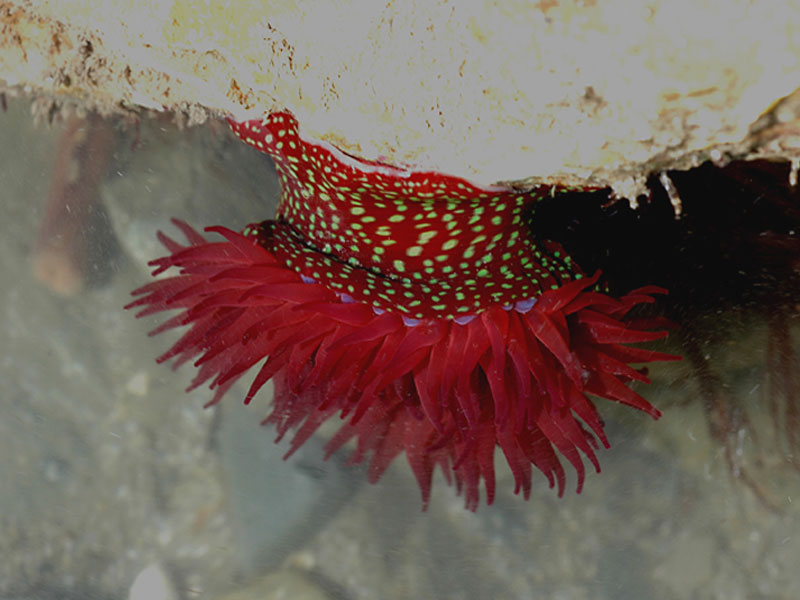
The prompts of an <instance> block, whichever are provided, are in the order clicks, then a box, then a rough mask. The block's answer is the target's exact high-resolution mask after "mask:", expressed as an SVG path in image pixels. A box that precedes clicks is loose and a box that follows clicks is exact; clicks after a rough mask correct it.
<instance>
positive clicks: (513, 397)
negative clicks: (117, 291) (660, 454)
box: [128, 112, 674, 510]
mask: <svg viewBox="0 0 800 600" xmlns="http://www.w3.org/2000/svg"><path fill="white" fill-rule="evenodd" d="M230 124H231V127H232V128H233V131H234V132H235V133H236V134H237V135H238V136H239V137H240V138H241V139H243V140H244V141H245V142H247V143H248V144H250V145H252V146H254V147H256V148H257V149H259V150H261V151H263V152H266V153H268V154H269V155H270V156H271V157H272V158H273V160H274V162H275V166H276V168H277V172H278V176H279V179H280V182H281V187H282V197H281V201H280V204H279V207H278V214H277V217H276V219H275V220H270V221H264V222H261V223H257V224H253V225H250V226H248V227H247V228H245V229H244V230H243V231H242V232H240V233H239V232H236V231H232V230H230V229H226V228H224V227H210V228H208V229H206V231H208V232H213V233H216V234H218V235H219V236H221V239H218V240H216V241H209V240H207V239H206V238H205V237H204V236H202V235H201V234H199V233H198V232H196V231H195V230H194V229H192V228H191V227H190V226H188V225H187V224H185V223H182V222H179V221H175V224H176V225H177V227H178V228H179V229H180V230H182V232H183V234H184V235H185V237H186V240H187V242H186V243H179V242H177V241H175V240H172V239H170V238H169V237H167V236H165V235H164V234H161V233H159V237H160V239H161V241H162V243H163V244H164V245H165V246H166V248H167V250H168V251H169V254H168V255H167V256H165V257H163V258H160V259H157V260H155V261H153V262H152V263H151V264H152V265H153V266H154V267H155V272H154V274H155V275H159V274H161V273H162V272H165V271H168V270H170V269H173V268H175V269H177V273H176V274H173V275H172V276H169V277H162V278H159V279H156V280H155V281H153V282H152V283H150V284H148V285H145V286H144V287H141V288H139V289H138V290H135V291H134V292H133V293H134V295H136V296H138V298H137V299H136V300H134V301H133V302H132V303H131V304H129V305H128V308H134V307H135V308H139V309H141V310H140V311H139V313H138V315H137V316H140V317H141V316H145V315H151V314H153V313H158V312H161V311H166V310H174V309H177V310H179V312H178V313H177V314H175V315H174V316H172V317H171V318H169V319H168V320H167V321H166V322H164V323H163V324H162V325H161V326H160V327H158V328H157V329H156V330H155V331H153V332H152V334H157V333H160V332H163V331H165V330H168V329H172V328H176V327H185V328H186V330H185V332H184V333H183V335H182V337H180V339H179V340H178V341H177V342H176V343H175V344H174V345H173V346H172V347H171V348H170V349H169V350H168V351H167V352H166V353H165V354H163V355H162V356H161V357H160V358H159V359H158V360H159V361H160V362H162V361H172V362H173V365H174V366H175V367H176V368H177V367H178V366H179V365H181V364H183V363H185V362H188V361H193V362H194V365H195V366H196V367H197V369H198V371H197V375H196V377H195V378H194V380H193V382H192V384H191V388H190V389H192V388H196V387H198V386H201V385H203V384H209V385H210V387H211V388H212V389H213V390H214V391H215V393H214V396H213V398H212V400H211V401H210V402H209V404H214V403H216V402H218V401H219V400H220V399H221V398H222V396H223V395H224V394H225V393H226V391H227V390H228V389H229V388H230V387H231V386H232V385H233V384H234V382H236V381H237V380H238V379H239V378H240V377H242V376H243V375H244V374H245V373H246V372H248V371H249V370H250V369H251V368H253V367H256V366H258V365H260V366H258V368H257V371H256V374H255V377H254V379H253V381H252V384H251V385H250V389H249V392H248V393H247V396H246V398H245V402H246V403H249V402H250V400H251V399H252V398H253V397H254V395H255V394H256V393H257V392H258V391H259V389H261V387H262V386H263V385H264V384H265V383H267V382H268V381H270V380H271V381H272V382H273V384H274V399H273V404H272V412H271V413H270V414H269V416H268V417H267V418H266V419H265V421H264V422H265V423H269V424H272V425H274V426H275V427H276V428H277V431H278V439H279V440H280V439H281V438H282V437H283V436H284V435H285V434H286V433H287V432H290V431H292V432H294V434H293V439H292V441H291V443H290V446H289V450H288V453H287V456H288V455H291V454H292V452H294V451H295V450H296V449H297V448H298V447H300V446H301V445H302V444H303V443H304V442H305V441H306V440H307V439H308V438H309V436H311V435H312V434H313V433H314V432H315V431H316V430H317V428H318V427H319V426H320V425H321V424H322V423H324V422H325V421H327V420H328V419H332V418H335V417H338V418H339V419H341V420H342V425H341V427H340V429H339V430H338V432H337V433H336V434H335V435H334V436H333V437H332V438H331V439H330V441H329V442H328V443H327V447H326V451H327V454H328V455H330V454H331V453H333V452H335V451H337V450H338V449H340V448H341V447H342V446H344V445H346V444H348V442H351V441H352V442H353V450H352V454H351V456H350V460H351V462H353V463H362V462H366V463H368V474H369V479H370V481H373V482H374V481H376V480H378V479H379V478H380V476H381V474H382V473H383V472H384V471H385V469H386V468H387V467H388V466H389V464H390V463H391V462H392V461H393V459H394V458H395V457H397V456H398V455H399V454H402V453H405V456H406V459H407V460H408V463H409V465H410V467H411V469H412V471H413V473H414V475H415V476H416V479H417V481H418V483H419V486H420V488H421V491H422V499H423V504H424V505H427V502H428V500H429V497H430V492H431V483H432V477H433V473H434V471H435V470H436V468H437V466H438V467H439V468H441V470H442V472H443V473H444V475H445V477H446V479H447V480H448V482H452V481H453V480H454V481H455V483H456V485H457V488H458V490H459V491H460V492H462V493H463V494H464V497H465V501H466V505H467V507H468V508H470V509H473V510H474V509H475V508H476V507H477V506H478V504H479V502H480V488H481V482H483V485H484V486H485V494H486V502H487V503H489V504H490V503H491V502H492V501H493V499H494V496H495V473H494V460H495V450H496V448H498V447H499V448H500V450H501V452H502V454H503V455H504V456H505V459H506V461H507V462H508V465H509V466H510V468H511V471H512V472H513V476H514V479H515V492H516V493H519V492H522V493H523V495H524V496H525V497H526V498H528V497H529V495H530V490H531V483H532V473H533V467H535V468H536V469H538V470H539V471H541V472H542V473H543V474H544V475H545V477H546V478H547V480H548V482H549V484H550V487H556V486H557V488H558V493H559V495H561V494H563V491H564V486H565V470H564V466H563V465H562V458H563V459H566V461H567V462H568V463H570V464H571V465H572V466H573V468H574V469H575V471H576V472H577V487H578V492H580V490H581V487H582V485H583V481H584V477H585V465H584V460H585V459H588V461H589V462H590V463H591V464H592V466H593V467H594V468H595V470H596V471H599V470H600V465H599V463H598V460H597V456H596V450H597V449H598V448H599V446H600V444H602V445H603V446H605V447H608V445H609V443H608V439H607V437H606V435H605V434H604V431H603V421H602V419H601V417H600V416H599V413H598V411H597V409H596V407H595V405H594V402H593V401H592V399H591V398H590V397H591V396H596V397H599V398H605V399H608V400H612V401H616V402H621V403H623V404H627V405H629V406H632V407H634V408H637V409H639V410H642V411H644V412H646V413H647V414H649V415H651V416H652V417H654V418H658V416H659V414H660V413H659V411H658V410H657V409H655V408H654V407H653V406H652V405H651V404H649V403H648V402H647V401H646V400H645V399H644V398H642V397H641V396H640V395H639V394H638V393H636V392H635V391H634V390H632V389H631V388H629V387H628V386H627V385H626V384H627V383H628V382H630V381H641V382H647V381H648V379H647V377H646V375H645V373H644V370H643V369H642V370H637V369H634V368H633V367H631V366H630V364H631V363H646V362H651V361H656V360H669V359H672V358H674V357H672V356H670V355H666V354H663V353H659V352H655V351H652V350H648V349H643V348H637V347H631V346H629V344H631V343H638V342H647V341H651V340H656V339H659V338H662V337H664V336H665V335H666V332H664V331H654V330H653V327H654V322H653V321H646V320H637V319H634V318H631V317H630V316H629V312H630V310H631V309H632V308H633V307H635V306H636V305H639V304H642V303H649V302H652V301H653V296H652V295H653V294H657V293H662V292H663V291H664V290H661V289H659V288H656V287H647V288H641V289H638V290H635V291H633V292H631V293H628V294H626V295H625V296H623V297H621V298H618V299H616V298H612V297H610V296H608V295H606V294H605V293H602V292H601V291H600V287H599V286H598V277H599V274H595V275H594V276H592V277H586V276H584V274H583V273H581V271H580V269H579V268H578V267H577V266H576V265H575V264H574V263H573V262H572V260H571V259H570V257H569V256H567V255H566V253H565V252H564V250H563V249H562V248H561V247H560V246H558V244H555V243H553V242H549V241H541V240H537V239H535V238H534V237H533V236H532V234H531V231H530V228H529V224H530V222H531V219H532V218H533V214H534V212H535V209H536V203H537V201H538V200H539V199H541V198H542V197H544V196H545V195H547V194H552V193H555V192H556V191H557V190H555V189H553V188H549V187H540V188H537V189H535V190H533V191H530V192H520V191H515V190H512V189H508V188H501V187H479V186H477V185H474V184H472V183H469V182H467V181H465V180H463V179H460V178H457V177H452V176H448V175H443V174H441V173H436V172H423V171H413V170H405V169H400V168H394V167H390V166H387V165H382V164H378V163H372V162H366V161H362V160H359V159H356V158H353V157H351V156H348V155H346V154H345V153H343V152H341V151H340V150H338V149H337V148H335V147H333V146H331V145H328V144H325V143H322V142H317V141H312V140H308V139H305V138H303V137H301V135H300V133H299V130H298V125H297V121H296V120H295V118H294V117H293V116H292V115H291V114H289V113H285V112H275V113H271V114H269V115H267V116H265V117H264V118H263V119H261V120H252V121H246V122H241V123H237V122H231V123H230Z"/></svg>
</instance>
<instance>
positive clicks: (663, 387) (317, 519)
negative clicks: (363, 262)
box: [0, 100, 800, 600]
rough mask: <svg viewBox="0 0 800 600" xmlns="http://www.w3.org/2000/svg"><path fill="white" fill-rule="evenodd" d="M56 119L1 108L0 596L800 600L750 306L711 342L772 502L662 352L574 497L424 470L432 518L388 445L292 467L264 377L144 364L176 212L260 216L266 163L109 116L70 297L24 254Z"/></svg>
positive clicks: (787, 487)
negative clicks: (246, 378)
mask: <svg viewBox="0 0 800 600" xmlns="http://www.w3.org/2000/svg"><path fill="white" fill-rule="evenodd" d="M115 127H118V125H115ZM60 133H61V129H60V127H59V126H54V127H52V128H51V127H47V126H46V125H41V126H38V127H35V126H34V120H33V118H32V117H31V114H30V103H29V102H27V101H23V100H12V101H9V109H8V111H7V112H5V113H0V139H2V140H3V143H2V145H0V203H2V207H3V215H4V218H3V219H2V220H0V230H1V231H2V233H1V234H0V248H1V249H2V251H0V272H2V280H0V314H2V315H3V319H2V321H0V349H2V350H1V351H0V456H2V457H3V460H2V461H0V556H2V557H3V560H2V561H0V597H2V598H12V597H13V598H29V599H30V598H42V599H49V598H97V599H105V598H126V597H128V594H129V592H130V590H131V588H132V586H134V581H135V580H136V578H137V576H140V575H141V577H140V579H139V583H138V584H137V585H138V586H140V587H136V588H135V590H134V592H133V596H132V597H136V598H137V599H139V598H154V599H157V598H169V597H172V598H180V599H183V598H229V599H231V598H275V599H277V598H294V599H311V598H331V599H333V598H336V599H350V600H361V599H364V600H366V599H374V598H381V599H387V600H391V599H401V598H431V599H439V598H441V599H473V598H474V599H483V598H496V599H527V598H550V599H559V600H562V599H563V600H567V599H603V598H607V599H625V598H631V599H640V598H654V599H671V598H709V599H710V598H725V599H738V598H742V599H745V598H795V597H799V596H800V570H798V569H797V560H798V559H797V557H798V556H800V519H798V518H797V517H798V507H797V504H798V503H797V502H794V499H795V498H800V495H798V493H799V492H800V472H798V471H797V470H793V469H791V468H787V467H786V465H785V460H784V459H785V456H782V455H781V453H780V452H774V451H773V452H772V453H771V454H770V453H766V454H765V453H763V452H762V453H761V454H758V453H756V452H755V448H757V446H756V445H755V440H754V439H753V433H752V432H753V431H755V432H757V433H758V434H759V436H760V438H759V440H760V441H762V442H763V441H765V440H766V441H769V438H771V437H774V430H773V429H772V426H771V422H770V418H769V415H768V403H767V402H765V399H764V394H763V390H764V375H763V363H764V360H765V358H764V357H765V356H766V354H765V353H766V344H767V341H766V340H767V336H766V326H765V323H764V322H763V321H760V320H759V319H758V318H755V319H752V320H751V321H748V322H747V323H744V324H742V323H739V324H737V327H738V329H737V333H736V335H735V336H729V337H728V338H726V341H725V343H724V345H723V346H721V347H718V346H714V347H709V348H706V349H705V351H706V352H707V354H708V355H709V360H710V361H711V364H713V368H714V369H715V372H716V374H717V375H718V376H719V386H720V389H722V390H724V393H725V394H729V395H731V396H736V397H737V398H739V399H740V402H741V403H743V404H745V405H747V407H748V411H749V412H748V414H749V415H750V421H751V424H752V427H751V429H750V430H748V431H744V430H743V431H744V433H743V434H742V435H741V436H740V439H739V440H738V441H737V444H736V445H735V446H734V453H736V452H741V456H740V458H741V461H742V462H743V463H744V464H745V466H746V467H747V469H748V470H747V472H748V474H752V475H753V477H754V478H755V479H756V480H757V481H758V482H759V485H760V486H763V488H764V490H765V491H764V493H765V495H766V498H767V502H764V501H763V500H759V499H758V498H757V497H756V495H755V494H754V493H753V492H752V491H751V489H750V488H749V487H748V486H747V485H744V484H743V483H742V482H741V481H740V480H737V479H735V478H734V477H733V476H732V475H731V474H730V472H729V468H728V463H727V461H726V457H725V454H724V452H723V450H722V447H721V446H720V445H719V444H718V443H716V442H715V441H714V440H712V439H711V438H710V435H709V427H708V424H707V419H706V416H705V414H704V410H703V403H702V402H701V401H700V400H699V398H700V391H699V390H700V388H699V385H698V381H697V378H696V377H695V376H694V375H695V373H694V372H693V370H692V368H691V366H690V365H688V364H686V363H684V364H682V365H677V366H672V367H670V368H669V369H662V370H655V371H654V375H655V376H656V379H657V381H656V383H655V384H654V385H652V386H651V387H650V388H649V389H648V390H647V391H646V395H647V397H648V399H649V400H650V401H651V402H653V403H654V404H656V405H658V406H659V407H661V408H662V409H663V410H664V412H665V416H664V417H663V418H662V419H661V420H660V421H659V422H651V421H650V420H649V419H648V418H647V417H646V416H644V415H641V414H637V413H635V412H633V411H631V410H629V409H626V408H624V407H617V406H610V405H608V403H603V404H602V405H601V412H602V414H603V415H604V416H605V418H606V419H607V424H608V433H609V437H610V439H611V442H612V449H611V451H608V452H603V453H601V456H600V459H601V463H602V465H603V473H602V474H601V475H595V476H590V477H589V479H588V481H587V484H586V489H585V491H584V492H583V493H582V494H581V495H580V496H577V495H575V494H574V493H571V492H568V493H567V495H566V497H565V498H563V499H558V498H557V497H555V495H554V494H553V493H552V491H550V490H548V489H547V487H546V482H545V481H544V479H543V478H539V479H537V480H536V484H537V485H536V486H535V487H534V491H533V494H532V498H531V499H530V501H528V502H525V501H523V500H522V499H521V498H518V497H516V496H514V495H513V494H512V493H511V488H512V480H511V477H510V474H509V473H507V472H506V471H505V470H504V468H503V466H502V465H501V463H502V462H503V461H500V460H498V472H499V481H498V490H499V491H498V498H497V500H496V503H495V505H494V506H492V507H488V508H487V507H481V509H480V510H479V511H478V512H477V513H476V514H473V513H470V512H467V511H465V510H463V508H462V499H461V498H459V497H457V496H456V495H455V493H454V491H453V490H452V489H451V488H448V487H446V485H445V484H444V481H443V480H442V478H441V477H439V478H438V480H437V481H436V484H435V486H434V488H435V489H434V494H433V500H432V502H431V506H430V508H429V510H428V511H427V512H425V513H423V512H421V511H420V500H419V493H418V489H417V486H416V483H415V481H414V480H413V477H412V475H411V473H410V470H409V469H408V467H407V465H405V464H404V462H403V461H401V460H398V461H396V463H395V464H394V465H393V467H392V468H391V469H390V470H389V472H388V473H387V475H386V476H385V477H384V479H382V480H381V482H380V483H379V484H378V485H374V486H371V485H368V484H366V483H365V477H364V473H362V472H361V471H360V470H358V469H351V468H348V467H346V466H344V465H343V464H342V462H341V461H339V460H337V459H333V460H331V461H329V462H327V463H323V462H322V461H321V459H320V456H321V451H320V445H321V444H320V443H319V442H316V441H315V442H312V443H310V444H308V445H307V446H306V447H305V448H303V450H302V452H300V453H299V454H298V455H297V456H295V457H294V458H293V459H291V460H290V461H289V462H283V461H282V460H281V455H282V454H283V451H284V449H285V448H283V447H277V446H274V445H273V444H272V439H273V432H272V431H271V430H265V429H264V428H261V427H260V426H259V421H260V420H261V418H263V417H264V416H265V415H266V414H267V405H268V403H269V398H268V394H265V393H262V394H261V395H260V396H259V397H258V398H257V400H256V402H254V403H253V405H251V406H248V407H244V406H241V403H240V400H239V399H240V398H241V397H243V395H244V392H243V390H242V389H241V388H236V389H234V390H233V392H232V393H230V394H229V395H228V397H227V398H226V399H225V401H224V402H223V403H222V406H221V407H218V408H215V409H208V410H203V409H202V405H203V404H204V403H205V402H206V401H207V400H208V399H209V398H210V396H211V394H210V393H209V392H208V391H207V390H196V391H193V392H191V393H189V394H185V393H184V392H183V389H184V388H185V387H186V386H187V384H188V382H189V380H190V378H191V375H192V373H191V369H190V368H188V367H187V368H185V369H181V370H179V371H178V372H177V373H173V372H172V371H170V369H169V368H167V367H165V366H163V365H161V366H160V365H156V364H155V363H154V357H155V356H156V355H157V354H158V353H159V352H160V351H163V350H164V349H166V348H167V347H168V345H169V341H170V339H168V338H167V336H162V337H161V338H148V337H147V335H146V334H147V331H149V330H150V329H152V327H153V326H154V324H155V323H156V322H157V321H156V320H155V319H152V320H148V321H145V320H138V321H137V320H136V319H135V318H134V316H133V315H132V314H130V313H129V312H125V311H124V310H123V309H122V307H123V306H124V305H125V304H126V303H127V302H128V301H129V293H130V290H132V289H133V288H135V287H137V286H138V285H140V284H142V283H143V282H145V281H147V279H148V271H147V268H146V266H145V264H144V263H145V261H146V260H147V258H153V257H155V255H156V253H158V252H159V250H158V248H157V246H156V245H155V244H154V243H153V240H154V239H155V236H154V234H155V231H156V230H157V229H159V228H162V229H164V230H169V231H173V232H174V229H171V227H172V226H171V225H170V223H169V219H170V218H171V217H180V218H183V219H185V220H186V221H188V222H190V223H192V224H194V225H195V226H197V227H201V226H204V225H212V224H223V225H227V226H231V227H237V228H239V227H242V226H244V225H245V224H246V223H248V222H250V221H256V220H261V219H263V218H265V217H267V216H269V214H270V213H271V211H272V210H274V203H275V200H276V197H277V187H276V183H275V180H274V177H273V175H272V172H271V169H270V166H269V164H268V161H267V159H266V158H264V157H261V156H258V155H257V154H256V153H255V152H252V151H251V150H250V149H248V148H247V147H245V146H244V144H241V143H238V142H236V141H235V140H234V139H233V138H232V136H230V135H229V134H228V133H227V131H226V129H225V128H224V127H222V126H219V124H216V125H215V126H207V127H204V128H202V129H195V130H189V131H187V130H183V131H181V130H178V129H177V128H175V127H174V126H172V125H171V124H170V123H168V122H166V121H163V122H161V121H155V120H145V121H142V122H141V123H140V124H139V125H138V126H132V125H129V126H128V127H127V128H125V129H124V130H120V131H116V132H115V133H114V140H115V141H114V144H113V153H112V154H113V156H112V158H111V160H110V161H109V163H108V167H107V173H106V174H105V175H104V177H103V180H102V184H101V186H100V197H101V205H100V208H98V209H96V210H95V216H94V217H93V218H92V219H91V220H89V221H87V222H86V224H85V227H84V229H83V230H82V231H81V232H80V236H79V237H80V239H83V240H85V241H87V242H88V249H89V255H88V261H87V262H88V265H89V267H88V271H87V272H86V281H87V282H88V284H87V287H86V288H85V289H83V291H81V292H79V293H78V294H76V295H74V296H73V297H62V296H59V295H58V294H55V293H53V292H52V291H51V290H49V289H48V288H47V287H46V286H45V285H43V284H42V283H41V282H40V281H38V280H37V279H36V278H35V277H34V275H33V268H32V265H33V263H32V260H33V259H32V256H33V253H34V252H35V249H36V240H37V236H38V231H39V228H40V227H41V223H42V220H43V213H44V211H45V208H44V207H45V201H46V198H47V195H48V189H49V186H50V179H51V177H52V169H53V164H54V161H55V160H56V154H57V152H58V151H59V136H60ZM718 319H719V322H718V323H717V325H716V326H717V327H719V328H720V329H724V328H726V327H727V324H726V322H725V320H724V319H725V316H724V315H722V316H719V317H718ZM751 457H752V458H751ZM572 487H573V488H574V482H573V486H572ZM159 578H160V579H159ZM159 580H162V583H161V584H159V583H158V581H159ZM163 582H166V583H163ZM148 585H149V586H151V587H150V588H148V587H147V586H148ZM142 586H144V589H145V590H148V589H149V590H150V591H149V592H147V593H145V595H142V594H143V593H144V592H142V591H141V589H142ZM169 588H171V590H170V589H169ZM158 590H161V591H160V592H159V591H158ZM137 594H139V595H138V596H136V595H137ZM159 594H160V595H159ZM236 594H238V595H236ZM282 594H283V595H282Z"/></svg>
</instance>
